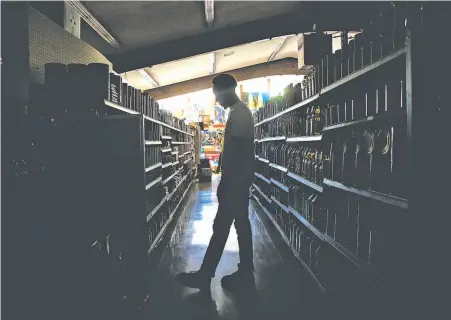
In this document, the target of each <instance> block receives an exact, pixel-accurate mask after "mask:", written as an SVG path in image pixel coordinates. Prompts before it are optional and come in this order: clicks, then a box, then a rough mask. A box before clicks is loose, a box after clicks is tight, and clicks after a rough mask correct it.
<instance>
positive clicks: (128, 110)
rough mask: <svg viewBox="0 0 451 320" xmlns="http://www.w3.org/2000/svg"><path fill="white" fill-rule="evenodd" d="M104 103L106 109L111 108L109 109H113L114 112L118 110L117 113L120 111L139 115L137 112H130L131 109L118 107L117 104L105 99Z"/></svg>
mask: <svg viewBox="0 0 451 320" xmlns="http://www.w3.org/2000/svg"><path fill="white" fill-rule="evenodd" d="M104 103H105V105H107V106H108V107H111V108H113V109H116V110H119V111H122V112H125V113H128V114H141V113H140V112H138V111H135V110H131V109H128V108H125V107H123V106H121V105H119V104H117V103H114V102H111V101H109V100H106V99H105V100H104Z"/></svg>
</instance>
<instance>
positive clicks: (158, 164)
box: [146, 162, 162, 172]
mask: <svg viewBox="0 0 451 320" xmlns="http://www.w3.org/2000/svg"><path fill="white" fill-rule="evenodd" d="M161 166H162V164H161V162H158V163H156V164H154V165H152V166H150V167H147V168H146V172H149V171H152V170H153V169H156V168H158V167H161Z"/></svg>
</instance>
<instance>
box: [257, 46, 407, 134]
mask: <svg viewBox="0 0 451 320" xmlns="http://www.w3.org/2000/svg"><path fill="white" fill-rule="evenodd" d="M405 53H406V48H402V49H400V50H398V51H395V52H393V53H391V54H389V55H388V56H386V57H384V58H382V59H380V60H378V61H376V62H373V63H371V64H370V65H368V66H366V67H364V68H362V69H360V70H357V71H355V72H353V73H351V74H349V75H347V76H346V77H344V78H342V79H340V80H338V81H336V82H334V83H332V84H331V85H329V86H327V87H324V88H322V89H321V90H320V93H317V94H315V95H313V96H311V97H310V98H308V99H306V100H304V101H301V102H299V103H297V104H295V105H294V106H291V107H289V108H288V109H285V110H282V111H281V112H279V113H277V114H275V115H273V116H271V117H269V118H266V119H265V120H263V121H260V122H259V123H256V124H255V125H254V127H257V126H260V125H262V124H264V123H266V122H269V121H271V120H274V119H277V118H278V117H280V116H282V115H284V114H286V113H288V112H291V111H293V110H296V109H298V108H301V107H303V106H305V105H308V104H309V103H311V102H313V101H315V100H316V99H318V98H319V97H320V96H321V95H323V94H326V93H328V92H330V91H333V90H335V89H336V88H338V87H340V86H342V85H344V84H345V83H347V82H350V81H353V80H355V79H357V78H359V77H361V76H363V75H365V74H367V73H369V72H371V71H372V70H374V69H377V68H379V67H380V66H382V65H384V64H386V63H388V62H390V61H392V60H394V59H396V58H398V57H400V56H402V55H404V54H405ZM260 142H261V140H260Z"/></svg>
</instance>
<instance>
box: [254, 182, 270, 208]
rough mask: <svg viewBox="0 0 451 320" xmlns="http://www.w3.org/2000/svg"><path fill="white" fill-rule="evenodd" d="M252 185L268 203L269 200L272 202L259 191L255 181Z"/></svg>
mask: <svg viewBox="0 0 451 320" xmlns="http://www.w3.org/2000/svg"><path fill="white" fill-rule="evenodd" d="M253 185H254V188H255V190H257V191H258V192H259V193H260V194H261V195H262V197H263V198H265V200H266V201H267V202H268V203H271V202H272V201H271V199H269V198H268V197H267V196H266V194H264V193H263V191H261V190H260V188H259V187H258V186H257V185H256V184H255V183H253Z"/></svg>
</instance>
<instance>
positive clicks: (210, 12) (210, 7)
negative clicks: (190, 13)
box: [204, 0, 215, 28]
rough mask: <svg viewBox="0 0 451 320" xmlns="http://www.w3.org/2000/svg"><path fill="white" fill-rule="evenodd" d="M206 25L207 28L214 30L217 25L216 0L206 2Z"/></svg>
mask: <svg viewBox="0 0 451 320" xmlns="http://www.w3.org/2000/svg"><path fill="white" fill-rule="evenodd" d="M204 7H205V24H206V25H207V28H213V25H214V23H215V2H214V0H204Z"/></svg>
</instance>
